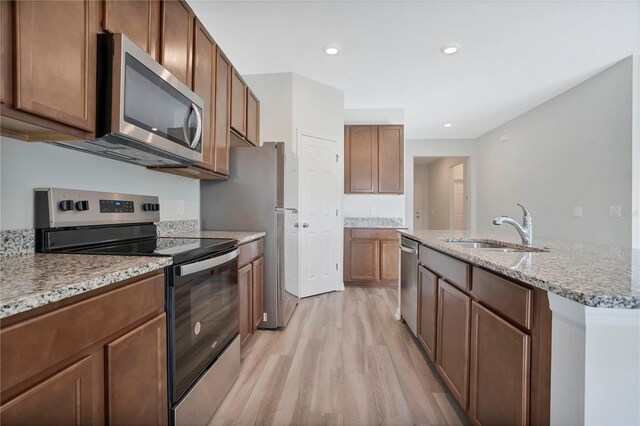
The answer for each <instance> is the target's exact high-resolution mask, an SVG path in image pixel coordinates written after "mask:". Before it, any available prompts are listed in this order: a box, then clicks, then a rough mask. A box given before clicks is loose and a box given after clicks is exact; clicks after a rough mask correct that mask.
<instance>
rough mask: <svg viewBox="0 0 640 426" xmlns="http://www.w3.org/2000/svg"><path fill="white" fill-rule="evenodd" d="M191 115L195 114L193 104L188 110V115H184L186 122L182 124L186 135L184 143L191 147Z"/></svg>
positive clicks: (183, 132)
mask: <svg viewBox="0 0 640 426" xmlns="http://www.w3.org/2000/svg"><path fill="white" fill-rule="evenodd" d="M191 114H193V104H191V106H190V107H189V109H188V110H187V113H186V114H185V115H184V121H183V122H182V134H183V135H184V141H185V142H186V143H187V144H188V145H189V146H191V138H190V137H189V120H190V119H191Z"/></svg>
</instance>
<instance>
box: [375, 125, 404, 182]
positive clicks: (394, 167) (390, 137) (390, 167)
mask: <svg viewBox="0 0 640 426" xmlns="http://www.w3.org/2000/svg"><path fill="white" fill-rule="evenodd" d="M403 192H404V131H403V126H378V193H380V194H402V193H403Z"/></svg>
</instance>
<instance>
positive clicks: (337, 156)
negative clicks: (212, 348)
mask: <svg viewBox="0 0 640 426" xmlns="http://www.w3.org/2000/svg"><path fill="white" fill-rule="evenodd" d="M338 158H340V156H339V155H338V154H336V163H337V162H338Z"/></svg>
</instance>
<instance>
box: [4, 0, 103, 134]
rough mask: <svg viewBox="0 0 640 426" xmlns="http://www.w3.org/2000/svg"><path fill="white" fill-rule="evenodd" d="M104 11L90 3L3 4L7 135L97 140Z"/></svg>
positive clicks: (36, 2) (38, 2) (34, 2)
mask: <svg viewBox="0 0 640 426" xmlns="http://www.w3.org/2000/svg"><path fill="white" fill-rule="evenodd" d="M99 12H100V11H99V4H98V3H97V2H94V1H89V0H87V1H75V2H69V1H46V2H40V1H18V2H2V6H1V7H0V13H2V17H1V18H2V21H3V25H2V70H3V79H2V116H3V117H2V133H3V134H4V135H7V136H11V137H15V138H18V139H23V140H27V141H36V140H51V139H52V138H55V139H58V140H68V139H74V138H89V139H90V138H92V137H93V135H94V133H95V106H96V54H97V53H96V52H97V50H96V45H97V37H96V35H97V33H98V32H99V26H100V18H99ZM11 13H13V17H11V16H9V15H10V14H11ZM12 18H13V19H12ZM14 59H15V62H14Z"/></svg>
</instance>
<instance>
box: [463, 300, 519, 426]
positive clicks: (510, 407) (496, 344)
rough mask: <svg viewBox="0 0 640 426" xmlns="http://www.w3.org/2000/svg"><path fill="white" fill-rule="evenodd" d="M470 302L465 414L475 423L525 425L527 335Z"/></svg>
mask: <svg viewBox="0 0 640 426" xmlns="http://www.w3.org/2000/svg"><path fill="white" fill-rule="evenodd" d="M472 305H473V306H472V320H471V372H470V374H471V379H470V380H471V394H470V403H469V415H470V417H471V419H472V421H473V422H474V423H475V424H479V425H480V424H485V425H527V424H529V386H530V383H529V374H530V372H529V364H530V353H529V351H530V341H531V337H530V336H528V335H527V334H525V333H524V332H522V331H521V330H518V329H517V328H516V327H514V326H512V325H511V324H509V323H508V322H506V321H505V320H503V319H502V318H500V317H499V316H498V315H496V314H494V313H493V312H491V311H489V310H488V309H486V308H484V307H483V306H481V305H479V304H478V303H476V302H473V303H472Z"/></svg>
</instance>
